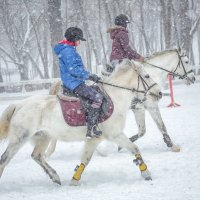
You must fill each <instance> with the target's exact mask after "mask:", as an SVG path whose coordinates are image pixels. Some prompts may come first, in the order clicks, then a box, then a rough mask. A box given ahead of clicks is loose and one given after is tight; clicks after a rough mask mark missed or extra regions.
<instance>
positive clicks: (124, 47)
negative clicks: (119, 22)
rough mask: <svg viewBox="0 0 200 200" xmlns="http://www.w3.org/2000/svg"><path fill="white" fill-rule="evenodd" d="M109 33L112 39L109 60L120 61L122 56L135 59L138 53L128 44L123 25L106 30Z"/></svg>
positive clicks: (126, 32) (138, 55) (138, 56)
mask: <svg viewBox="0 0 200 200" xmlns="http://www.w3.org/2000/svg"><path fill="white" fill-rule="evenodd" d="M107 32H108V33H110V38H111V39H112V40H113V43H112V52H111V55H110V61H111V62H112V61H113V60H119V62H121V61H122V60H123V59H124V58H128V59H130V60H132V59H133V60H137V59H139V58H140V54H138V53H137V52H136V51H134V50H133V49H132V48H131V47H130V45H129V37H128V31H127V30H126V29H125V28H124V27H120V26H119V27H118V26H117V27H114V28H111V29H109V30H108V31H107Z"/></svg>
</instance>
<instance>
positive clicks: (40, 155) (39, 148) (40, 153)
mask: <svg viewBox="0 0 200 200" xmlns="http://www.w3.org/2000/svg"><path fill="white" fill-rule="evenodd" d="M49 141H50V138H49V137H48V136H47V135H46V134H45V133H44V132H42V131H41V132H39V133H37V139H36V140H35V144H36V145H35V148H34V150H33V153H32V154H31V157H32V158H33V159H34V160H35V161H36V162H37V163H38V164H39V165H40V166H41V167H42V168H43V170H44V171H45V172H46V173H47V174H48V175H49V177H50V179H52V181H53V182H55V183H58V184H59V185H61V182H60V178H59V176H58V174H57V173H56V171H55V170H54V169H53V168H52V167H51V166H50V165H49V164H48V163H47V162H46V161H45V159H44V156H45V150H46V148H47V147H48V144H49Z"/></svg>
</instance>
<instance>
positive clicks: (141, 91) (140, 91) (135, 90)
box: [98, 81, 156, 94]
mask: <svg viewBox="0 0 200 200" xmlns="http://www.w3.org/2000/svg"><path fill="white" fill-rule="evenodd" d="M98 83H102V84H105V85H109V86H112V87H116V88H120V89H124V90H129V91H131V92H138V93H143V94H146V93H147V91H148V90H150V89H151V88H152V87H153V86H155V85H156V83H154V84H152V85H151V86H150V87H148V90H146V87H144V88H145V91H143V90H138V89H134V88H132V89H131V88H126V87H123V86H119V85H114V84H111V83H107V82H104V81H98ZM145 83H146V82H145ZM146 84H147V83H146ZM147 86H148V85H147Z"/></svg>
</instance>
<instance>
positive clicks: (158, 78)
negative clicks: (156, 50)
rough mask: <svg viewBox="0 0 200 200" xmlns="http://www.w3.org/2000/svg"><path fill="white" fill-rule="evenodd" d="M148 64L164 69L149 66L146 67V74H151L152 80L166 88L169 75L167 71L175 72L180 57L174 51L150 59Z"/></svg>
mask: <svg viewBox="0 0 200 200" xmlns="http://www.w3.org/2000/svg"><path fill="white" fill-rule="evenodd" d="M147 63H150V64H152V65H155V66H158V67H161V68H163V69H164V70H162V69H158V68H156V67H153V66H151V65H148V64H145V65H144V66H145V70H146V72H147V73H149V74H150V76H151V78H152V79H153V80H154V81H155V82H156V83H158V84H159V85H160V86H164V84H165V82H166V80H167V75H168V72H167V71H165V70H168V71H170V72H173V71H174V70H175V68H176V66H177V64H178V57H177V55H176V52H175V51H174V52H171V53H166V54H162V55H158V56H155V57H153V58H150V59H148V61H147Z"/></svg>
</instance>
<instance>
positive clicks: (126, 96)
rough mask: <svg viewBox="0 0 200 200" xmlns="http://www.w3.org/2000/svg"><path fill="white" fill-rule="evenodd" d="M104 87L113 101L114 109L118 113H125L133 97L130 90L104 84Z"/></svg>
mask: <svg viewBox="0 0 200 200" xmlns="http://www.w3.org/2000/svg"><path fill="white" fill-rule="evenodd" d="M104 89H105V91H106V92H107V94H108V95H109V96H110V98H111V99H112V101H113V104H114V109H115V110H116V109H117V110H118V111H120V113H119V114H126V112H127V111H128V110H129V107H130V105H131V100H132V98H133V94H132V92H130V91H129V90H126V89H120V88H116V87H113V86H108V85H104Z"/></svg>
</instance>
